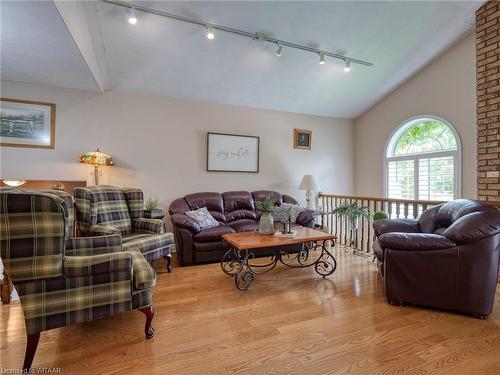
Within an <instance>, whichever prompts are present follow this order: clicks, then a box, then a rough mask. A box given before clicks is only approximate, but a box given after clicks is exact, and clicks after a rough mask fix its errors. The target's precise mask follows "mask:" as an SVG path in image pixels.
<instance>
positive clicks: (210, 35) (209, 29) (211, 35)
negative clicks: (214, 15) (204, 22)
mask: <svg viewBox="0 0 500 375" xmlns="http://www.w3.org/2000/svg"><path fill="white" fill-rule="evenodd" d="M206 29H207V39H210V40H212V39H214V38H215V33H214V29H213V27H208V26H207V28H206Z"/></svg>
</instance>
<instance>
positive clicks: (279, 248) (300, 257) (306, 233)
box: [220, 228, 337, 291]
mask: <svg viewBox="0 0 500 375" xmlns="http://www.w3.org/2000/svg"><path fill="white" fill-rule="evenodd" d="M222 238H223V239H224V241H226V242H227V243H228V244H229V245H230V246H231V248H230V249H229V250H228V251H227V252H226V253H225V254H224V256H223V257H222V259H221V262H220V265H221V268H222V271H224V273H226V274H227V275H230V276H233V277H234V283H235V285H236V287H237V288H238V289H239V290H242V291H246V290H248V287H249V286H250V285H251V284H252V282H253V278H254V275H262V274H264V273H266V272H269V271H271V270H272V269H273V268H274V267H275V266H276V264H277V263H278V262H281V263H283V264H284V265H285V266H287V267H291V268H305V267H312V266H314V269H315V270H316V272H317V273H318V274H319V275H321V276H323V277H326V276H329V275H331V274H332V273H334V272H335V270H336V268H337V261H336V260H335V258H334V257H333V255H332V254H331V253H330V252H329V251H328V250H327V248H326V244H327V242H328V241H331V242H332V245H333V244H335V240H336V239H337V237H336V236H334V235H331V234H328V233H325V232H321V231H319V230H315V229H311V228H300V229H298V230H297V235H296V236H295V238H291V237H278V236H274V235H272V234H271V235H269V234H260V233H258V232H243V233H229V234H223V235H222ZM288 245H301V248H300V250H299V251H298V252H292V253H290V252H289V251H287V249H286V246H288ZM264 248H265V249H266V251H271V255H270V256H269V258H270V261H269V262H268V263H265V264H252V263H251V261H252V260H253V259H254V258H255V257H256V255H258V253H259V250H260V251H262V250H263V249H264Z"/></svg>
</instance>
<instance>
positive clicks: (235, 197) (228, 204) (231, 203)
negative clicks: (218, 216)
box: [222, 191, 255, 214]
mask: <svg viewBox="0 0 500 375" xmlns="http://www.w3.org/2000/svg"><path fill="white" fill-rule="evenodd" d="M222 199H223V201H224V209H225V211H226V214H227V213H228V212H232V211H238V210H248V211H255V205H254V203H253V198H252V194H250V193H249V192H248V191H228V192H225V193H222Z"/></svg>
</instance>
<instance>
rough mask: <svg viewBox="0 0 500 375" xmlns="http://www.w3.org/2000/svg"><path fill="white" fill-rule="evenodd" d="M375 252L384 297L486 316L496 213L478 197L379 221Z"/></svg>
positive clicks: (499, 241) (499, 236)
mask: <svg viewBox="0 0 500 375" xmlns="http://www.w3.org/2000/svg"><path fill="white" fill-rule="evenodd" d="M373 227H374V229H375V234H376V236H377V240H376V241H375V243H374V251H375V255H376V257H377V259H378V262H379V265H380V271H381V272H382V275H383V276H384V285H385V292H386V296H387V301H388V302H389V303H391V304H393V305H401V304H403V303H408V304H412V305H420V306H428V307H433V308H438V309H444V310H451V311H457V312H462V313H466V314H472V315H474V316H475V317H477V318H486V317H487V316H488V315H489V314H490V313H491V311H492V308H493V302H494V298H495V290H496V286H497V278H498V263H499V252H500V213H499V211H498V210H497V209H496V208H494V207H490V206H487V205H485V204H483V203H481V202H478V201H474V200H468V199H457V200H454V201H451V202H448V203H445V204H441V205H438V206H435V207H433V208H431V209H428V210H426V211H424V212H423V213H422V215H421V216H420V218H419V219H418V220H412V219H394V220H379V221H376V222H374V224H373Z"/></svg>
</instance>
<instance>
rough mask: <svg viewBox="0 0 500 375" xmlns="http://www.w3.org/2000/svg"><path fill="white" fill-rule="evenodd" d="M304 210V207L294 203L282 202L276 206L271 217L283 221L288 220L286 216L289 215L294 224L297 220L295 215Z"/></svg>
mask: <svg viewBox="0 0 500 375" xmlns="http://www.w3.org/2000/svg"><path fill="white" fill-rule="evenodd" d="M304 210H305V208H304V207H300V206H297V205H295V204H290V203H282V204H281V205H280V206H279V207H276V210H275V211H274V214H273V219H274V220H276V221H281V222H283V223H285V222H287V221H288V217H289V216H290V221H291V222H292V223H293V224H295V223H296V222H297V217H298V216H299V215H300V213H301V212H302V211H304Z"/></svg>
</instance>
